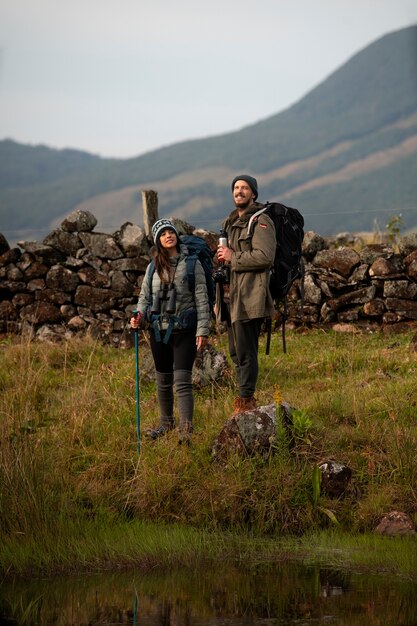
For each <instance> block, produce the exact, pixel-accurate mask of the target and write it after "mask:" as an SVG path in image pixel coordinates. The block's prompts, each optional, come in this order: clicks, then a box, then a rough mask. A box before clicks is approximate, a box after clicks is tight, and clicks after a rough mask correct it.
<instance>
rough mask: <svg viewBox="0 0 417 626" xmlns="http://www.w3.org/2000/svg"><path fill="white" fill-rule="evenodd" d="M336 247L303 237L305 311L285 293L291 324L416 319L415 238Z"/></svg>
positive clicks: (313, 236)
mask: <svg viewBox="0 0 417 626" xmlns="http://www.w3.org/2000/svg"><path fill="white" fill-rule="evenodd" d="M357 248H358V249H357V250H356V249H355V247H351V246H341V247H335V244H334V242H329V241H325V240H324V239H323V238H322V237H320V236H319V235H317V234H316V233H313V232H307V233H306V235H305V237H304V243H303V253H304V258H305V262H306V275H305V281H304V290H305V294H304V306H303V309H302V313H301V315H300V307H299V306H298V305H297V303H296V301H295V300H296V299H297V298H298V297H299V293H298V291H297V290H296V289H294V290H293V292H292V294H290V299H291V298H292V303H291V305H290V319H293V320H297V315H298V316H299V317H298V319H299V321H300V322H302V323H304V324H328V323H335V322H339V323H343V322H347V323H351V322H354V323H357V324H360V323H365V324H368V325H369V324H372V323H373V324H375V325H381V324H382V325H388V324H395V323H398V322H409V321H413V320H417V236H416V235H413V236H409V237H404V238H402V239H401V240H400V241H399V242H398V245H396V246H395V247H394V246H392V245H390V244H388V243H385V244H384V243H381V244H372V245H367V246H357Z"/></svg>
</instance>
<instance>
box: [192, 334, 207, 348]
mask: <svg viewBox="0 0 417 626" xmlns="http://www.w3.org/2000/svg"><path fill="white" fill-rule="evenodd" d="M195 343H196V346H197V351H198V352H199V351H200V350H203V349H204V348H205V347H206V345H207V343H208V339H207V337H206V336H205V335H199V336H198V337H196V338H195Z"/></svg>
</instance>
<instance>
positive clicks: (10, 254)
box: [0, 234, 22, 267]
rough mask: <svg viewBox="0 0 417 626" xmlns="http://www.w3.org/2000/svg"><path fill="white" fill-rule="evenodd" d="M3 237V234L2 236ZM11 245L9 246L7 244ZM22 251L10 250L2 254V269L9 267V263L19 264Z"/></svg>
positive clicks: (0, 258)
mask: <svg viewBox="0 0 417 626" xmlns="http://www.w3.org/2000/svg"><path fill="white" fill-rule="evenodd" d="M0 237H1V234H0ZM7 245H9V244H7ZM0 249H1V244H0ZM21 254H22V253H21V251H20V250H19V248H9V249H8V250H5V251H4V252H3V253H1V254H0V267H4V266H5V265H9V263H17V262H18V261H19V259H20V257H21Z"/></svg>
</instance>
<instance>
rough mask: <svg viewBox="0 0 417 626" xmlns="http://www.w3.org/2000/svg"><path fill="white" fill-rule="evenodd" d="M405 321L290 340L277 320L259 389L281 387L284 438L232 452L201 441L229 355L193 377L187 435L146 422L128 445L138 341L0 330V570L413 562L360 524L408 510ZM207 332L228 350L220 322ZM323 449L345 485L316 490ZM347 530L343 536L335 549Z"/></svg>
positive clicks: (411, 361) (416, 434) (227, 405)
mask: <svg viewBox="0 0 417 626" xmlns="http://www.w3.org/2000/svg"><path fill="white" fill-rule="evenodd" d="M415 334H416V329H415V328H410V330H409V332H403V333H399V334H385V333H383V332H376V333H375V332H374V333H366V332H351V333H343V334H342V333H336V332H334V331H324V330H310V331H298V332H297V331H289V332H288V333H287V345H288V353H287V354H286V355H284V354H283V353H282V348H281V342H280V337H279V335H277V336H275V335H274V337H273V341H272V347H271V354H270V355H269V356H266V355H265V350H264V341H265V340H264V338H262V340H261V348H260V377H259V391H258V394H257V396H258V401H259V403H260V404H270V403H272V402H274V399H276V398H277V397H282V398H283V399H284V400H285V401H287V402H289V403H290V405H291V406H292V407H294V408H295V409H297V410H296V413H295V415H296V420H295V426H294V432H293V435H294V437H295V447H294V448H293V449H289V447H288V445H287V442H286V439H285V436H284V435H283V434H282V433H281V431H280V429H278V436H277V440H276V442H275V443H274V445H273V448H272V450H271V453H270V454H269V455H267V456H266V457H264V456H255V457H246V458H242V457H238V456H231V457H230V458H229V459H228V461H227V462H220V461H218V460H215V459H213V456H212V454H211V447H212V444H213V441H214V439H215V437H216V436H217V434H218V433H219V432H220V430H221V428H222V426H223V424H224V422H225V421H226V420H227V419H228V418H229V417H230V414H231V405H232V401H233V397H234V394H235V389H234V386H235V380H234V372H233V370H232V369H231V370H230V372H229V373H228V374H227V375H225V376H224V377H223V379H222V382H221V384H213V385H210V386H208V387H205V388H203V389H200V390H196V393H195V398H196V403H195V404H196V408H195V433H194V435H193V442H192V446H191V447H189V448H188V447H184V446H179V445H178V442H177V436H176V434H175V432H173V433H170V434H169V435H168V436H167V437H165V438H163V439H161V440H159V441H158V442H151V441H149V440H147V439H146V438H145V437H142V440H141V446H140V457H139V456H138V446H137V432H136V406H135V354H134V351H133V350H125V351H124V350H117V349H113V348H110V347H108V346H103V345H101V344H99V343H95V342H94V341H92V340H89V339H88V340H87V339H86V340H83V341H72V342H70V343H66V344H62V345H49V344H39V343H29V342H26V341H25V340H23V339H21V338H18V339H16V338H14V339H13V338H10V339H6V340H3V341H2V342H1V343H0V414H1V416H2V417H1V422H0V438H1V447H0V484H1V493H0V527H1V531H0V532H1V536H2V541H1V542H0V543H1V547H0V568H1V570H2V571H3V572H20V573H22V572H28V571H34V570H50V569H64V570H65V569H66V568H69V569H71V568H72V567H75V566H77V567H79V566H81V565H82V567H83V568H92V569H94V568H95V567H105V566H111V564H114V563H126V564H129V563H131V562H136V563H137V562H140V563H143V564H146V563H152V564H155V562H158V560H159V562H161V558H162V557H161V555H163V560H164V562H166V561H167V559H168V561H169V559H170V558H171V559H174V560H175V559H179V560H180V561H181V559H185V560H187V559H194V558H203V557H205V558H208V557H210V558H223V557H224V556H225V555H228V554H230V555H232V554H235V556H236V554H246V555H247V554H248V552H251V551H252V554H253V558H260V557H259V555H262V554H263V555H264V557H265V558H266V559H268V558H269V556H270V555H271V554H275V553H276V551H277V550H281V552H282V551H284V552H285V550H286V549H288V550H289V552H290V553H291V554H292V555H296V554H297V553H299V554H300V553H301V554H303V555H305V554H306V553H309V552H310V553H311V558H313V559H314V558H316V559H319V560H320V559H322V558H324V557H323V555H325V558H326V559H327V560H329V559H330V560H331V559H332V558H334V559H336V561H337V560H338V558H339V557H338V554H339V555H340V554H343V561H344V562H345V563H353V562H355V559H356V560H358V559H359V561H361V560H362V561H364V566H367V564H368V562H367V561H370V562H373V559H376V564H377V566H378V567H383V563H382V562H383V561H384V559H385V565H387V561H388V563H389V565H387V567H388V568H389V569H394V570H395V569H396V568H397V569H399V570H401V568H402V569H403V570H405V571H409V570H412V567H414V571H415V570H416V568H415V561H416V560H417V557H416V555H415V554H414V552H415V549H414V552H413V551H410V550H409V549H408V548H407V546H408V545H410V544H409V542H413V540H412V539H411V540H403V542H402V543H401V544H399V543H397V542H395V543H393V542H392V541H391V543H389V544H388V541H387V540H384V539H383V538H377V537H375V536H373V535H369V533H370V532H371V531H372V530H373V528H374V527H375V525H376V523H377V522H378V520H379V519H380V517H381V516H382V514H384V513H386V512H388V511H390V510H392V509H397V510H402V511H405V512H407V513H409V514H410V515H411V516H412V518H413V520H414V523H416V522H417V465H416V462H415V451H416V449H417V397H416V393H415V381H416V375H417V352H416V346H415V341H414V340H415ZM213 343H214V344H215V346H216V348H217V349H218V350H223V351H225V350H226V344H225V337H224V336H223V335H221V336H214V337H213ZM139 354H140V359H139V364H140V372H141V385H140V418H141V426H142V429H146V428H148V427H150V426H153V425H155V424H156V423H158V412H157V407H156V402H155V385H154V381H153V377H152V375H149V361H150V359H149V353H148V347H147V344H146V342H144V341H141V343H140V350H139ZM329 459H333V460H335V461H337V462H341V463H346V464H347V465H349V466H350V467H351V468H352V471H353V479H352V484H351V486H350V488H349V490H348V492H347V493H346V494H345V496H344V497H343V498H339V499H331V498H329V497H326V496H325V495H324V494H317V492H315V490H314V478H313V477H314V468H315V467H316V466H317V464H318V463H319V462H321V461H324V460H329ZM161 529H163V532H162V530H161ZM335 533H336V534H335ZM139 537H141V540H139ZM319 537H320V539H318V538H319ZM346 537H349V540H348V543H349V542H350V544H351V546H352V549H350V550H349V551H347V546H345V547H344V548H343V549H342V548H341V544H343V545H344V543H343V542H345V541H346ZM329 538H331V539H329ZM384 541H385V543H384ZM361 542H365V543H366V545H368V548H369V550H368V551H366V549H365V548H364V545H365V544H361ZM379 542H382V543H379ZM337 545H339V552H337V550H336V549H335V550H333V551H332V547H331V546H337ZM358 545H359V546H362V547H359V548H358ZM381 545H384V546H385V547H384V548H383V549H382V548H381ZM411 545H413V546H414V543H412V544H411ZM256 546H257V547H256ZM285 546H287V548H285ZM295 546H297V547H295ZM313 546H315V548H313V550H312V552H311V549H312V547H313ZM400 546H402V547H400ZM394 548H395V549H394ZM391 553H393V554H396V555H397V556H396V557H394V556H392V555H391ZM332 554H333V557H332V556H331V555H332ZM348 554H349V556H347V555H348ZM413 554H414V556H413ZM255 555H257V556H256V557H255ZM384 555H385V556H384ZM390 555H391V556H390ZM396 559H397V560H396ZM410 560H411V564H410ZM394 561H395V565H394V564H393V562H394ZM401 564H402V565H401Z"/></svg>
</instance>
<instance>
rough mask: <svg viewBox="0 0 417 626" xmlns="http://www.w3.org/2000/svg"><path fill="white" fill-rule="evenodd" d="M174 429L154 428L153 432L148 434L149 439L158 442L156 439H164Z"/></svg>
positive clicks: (168, 427) (171, 427) (166, 427)
mask: <svg viewBox="0 0 417 626" xmlns="http://www.w3.org/2000/svg"><path fill="white" fill-rule="evenodd" d="M173 428H174V425H172V426H158V428H153V429H152V430H148V431H147V433H146V434H147V436H148V437H150V439H153V440H154V441H156V439H159V437H163V436H164V435H166V434H167V433H168V432H169V431H170V430H173Z"/></svg>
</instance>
